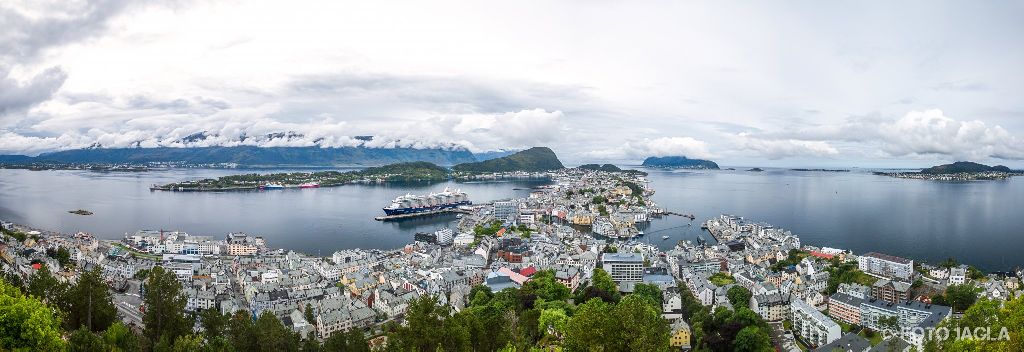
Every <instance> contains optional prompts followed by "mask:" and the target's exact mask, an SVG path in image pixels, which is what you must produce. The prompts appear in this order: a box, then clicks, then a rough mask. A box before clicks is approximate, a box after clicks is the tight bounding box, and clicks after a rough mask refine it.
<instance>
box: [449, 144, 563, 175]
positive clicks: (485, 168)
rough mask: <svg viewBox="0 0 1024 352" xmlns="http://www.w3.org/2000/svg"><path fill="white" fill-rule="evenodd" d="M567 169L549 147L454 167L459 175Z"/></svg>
mask: <svg viewBox="0 0 1024 352" xmlns="http://www.w3.org/2000/svg"><path fill="white" fill-rule="evenodd" d="M562 168H565V166H563V165H562V162H561V161H559V160H558V156H557V155H555V152H554V151H552V150H551V148H548V147H533V148H530V149H527V150H524V151H520V152H516V153H515V154H512V155H507V156H503V157H500V158H495V159H491V160H485V161H480V162H474V163H463V164H458V165H455V166H454V167H452V170H453V171H455V172H459V173H469V174H474V173H495V172H542V171H551V170H558V169H562Z"/></svg>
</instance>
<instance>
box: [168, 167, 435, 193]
mask: <svg viewBox="0 0 1024 352" xmlns="http://www.w3.org/2000/svg"><path fill="white" fill-rule="evenodd" d="M450 177H451V175H450V173H449V171H448V169H446V168H444V167H441V166H438V165H435V164H432V163H428V162H425V161H417V162H409V163H398V164H391V165H385V166H378V167H371V168H367V169H363V170H359V171H349V172H339V171H319V172H291V173H274V174H255V173H254V174H244V175H230V176H223V177H218V178H215V179H212V178H208V179H202V180H196V181H183V182H176V183H169V184H165V185H154V186H153V187H150V190H154V191H175V192H225V191H253V190H259V189H268V190H271V189H282V188H319V187H334V186H341V185H345V184H352V183H360V182H366V183H369V182H415V181H425V182H440V181H445V180H448V179H449V178H450Z"/></svg>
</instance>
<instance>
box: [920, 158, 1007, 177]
mask: <svg viewBox="0 0 1024 352" xmlns="http://www.w3.org/2000/svg"><path fill="white" fill-rule="evenodd" d="M972 172H1013V170H1010V168H1008V167H1006V166H1003V165H996V166H988V165H985V164H979V163H975V162H970V161H957V162H955V163H952V164H945V165H939V166H932V167H929V168H927V169H924V170H921V173H922V174H932V175H941V174H959V173H972Z"/></svg>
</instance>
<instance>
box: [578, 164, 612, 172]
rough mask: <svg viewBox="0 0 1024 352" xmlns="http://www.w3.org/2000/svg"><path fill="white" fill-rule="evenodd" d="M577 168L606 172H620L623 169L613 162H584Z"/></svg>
mask: <svg viewBox="0 0 1024 352" xmlns="http://www.w3.org/2000/svg"><path fill="white" fill-rule="evenodd" d="M576 168H578V169H584V170H593V171H605V172H620V171H622V169H620V168H619V167H618V166H615V165H612V164H604V165H601V164H583V165H580V166H577V167H576Z"/></svg>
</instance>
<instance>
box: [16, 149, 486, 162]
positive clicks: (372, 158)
mask: <svg viewBox="0 0 1024 352" xmlns="http://www.w3.org/2000/svg"><path fill="white" fill-rule="evenodd" d="M410 161H427V162H431V163H434V164H438V165H455V164H460V163H467V162H474V161H476V158H474V157H473V154H472V153H470V152H469V151H467V150H465V149H448V150H446V149H416V148H367V147H337V148H321V147H315V146H314V147H255V146H234V147H191V148H171V147H156V148H86V149H74V150H65V151H59V152H53V153H44V154H41V155H39V156H37V157H26V156H17V155H4V156H0V163H10V164H26V163H33V162H55V163H78V164H85V163H104V164H119V163H153V162H176V163H187V164H220V163H235V164H240V165H247V166H357V165H358V166H374V165H386V164H393V163H400V162H410Z"/></svg>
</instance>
